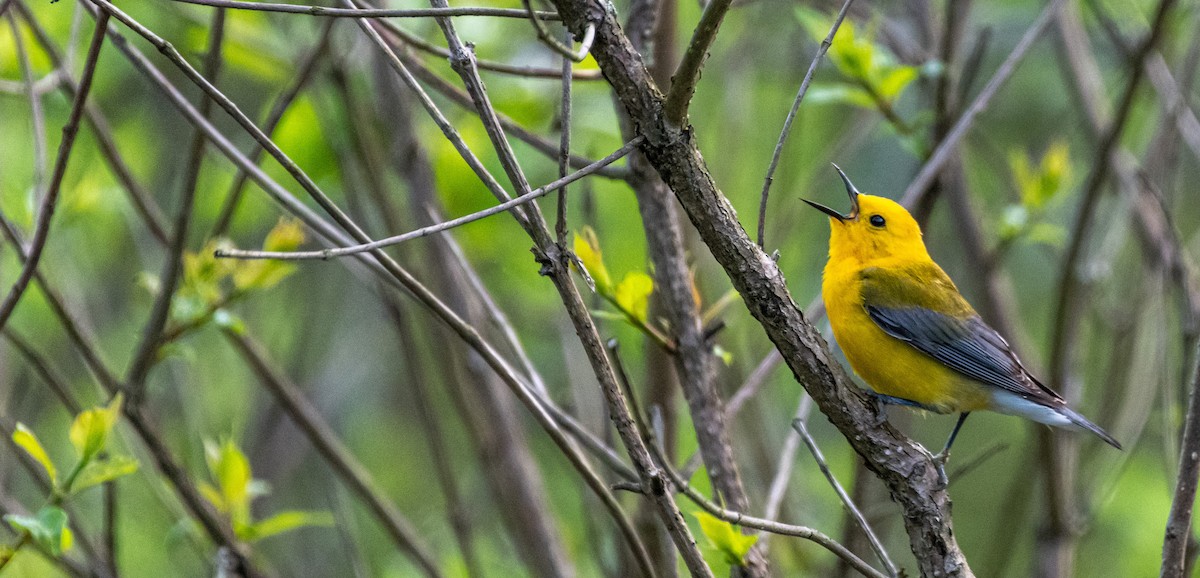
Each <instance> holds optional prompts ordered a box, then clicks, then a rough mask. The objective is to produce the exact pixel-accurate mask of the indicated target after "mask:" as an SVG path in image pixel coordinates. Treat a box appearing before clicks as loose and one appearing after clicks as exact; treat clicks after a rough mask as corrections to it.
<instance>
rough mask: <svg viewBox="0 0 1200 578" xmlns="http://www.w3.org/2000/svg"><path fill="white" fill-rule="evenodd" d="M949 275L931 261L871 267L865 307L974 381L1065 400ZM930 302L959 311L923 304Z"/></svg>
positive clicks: (890, 330)
mask: <svg viewBox="0 0 1200 578" xmlns="http://www.w3.org/2000/svg"><path fill="white" fill-rule="evenodd" d="M945 275H946V274H945V273H944V272H942V270H941V269H940V268H938V267H937V266H936V265H932V264H930V266H929V269H928V270H925V269H922V270H920V271H899V272H896V271H884V270H880V269H868V270H866V271H864V273H863V292H862V296H863V307H864V308H865V309H866V311H867V315H868V316H870V318H871V320H872V321H874V322H875V324H876V325H878V326H879V327H880V328H881V329H883V331H884V332H886V333H887V334H888V335H891V336H892V337H895V338H896V339H899V340H901V341H905V342H907V343H908V344H909V345H911V346H913V347H915V348H916V349H917V350H919V351H921V352H922V353H925V354H926V355H928V356H930V357H932V358H934V359H936V360H938V361H940V362H942V363H943V364H945V365H946V366H947V367H949V368H950V369H953V370H954V371H957V372H959V373H961V374H963V375H965V376H967V377H969V378H971V379H973V380H975V381H978V382H980V383H984V384H987V385H991V386H994V387H999V388H1002V389H1005V390H1008V391H1011V392H1013V393H1016V394H1018V395H1021V396H1022V397H1026V398H1039V399H1042V400H1046V401H1049V400H1047V396H1048V397H1049V398H1050V399H1053V400H1061V399H1062V398H1061V397H1059V395H1058V394H1057V393H1054V391H1052V390H1050V389H1049V388H1047V387H1046V386H1044V385H1042V384H1041V383H1039V382H1038V381H1037V380H1036V379H1034V378H1033V376H1031V375H1029V372H1027V371H1026V370H1025V368H1024V367H1023V366H1022V365H1021V361H1020V360H1019V359H1017V356H1016V354H1014V353H1013V351H1012V349H1011V348H1010V347H1009V346H1008V343H1007V342H1005V341H1004V338H1003V337H1001V336H1000V334H999V333H997V332H996V330H994V329H992V328H991V327H990V326H988V324H987V323H984V322H983V320H982V319H980V318H979V315H978V314H976V313H975V311H974V310H973V309H971V307H970V305H968V304H967V303H966V302H965V301H963V300H962V297H961V296H960V295H959V294H958V291H957V289H956V288H954V285H953V283H952V282H950V280H949V278H948V277H946V276H945ZM943 301H944V303H943ZM929 302H934V303H938V305H939V306H940V307H941V308H942V309H946V310H948V311H951V312H953V313H954V315H950V314H947V313H942V312H939V311H935V310H933V309H930V308H928V307H923V306H921V305H920V303H929Z"/></svg>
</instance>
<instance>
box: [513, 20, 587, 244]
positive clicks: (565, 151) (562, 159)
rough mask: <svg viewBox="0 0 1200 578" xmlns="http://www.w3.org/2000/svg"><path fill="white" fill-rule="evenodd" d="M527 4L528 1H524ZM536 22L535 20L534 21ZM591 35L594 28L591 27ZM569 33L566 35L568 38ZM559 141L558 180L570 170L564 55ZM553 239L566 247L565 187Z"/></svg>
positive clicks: (568, 87)
mask: <svg viewBox="0 0 1200 578" xmlns="http://www.w3.org/2000/svg"><path fill="white" fill-rule="evenodd" d="M525 1H526V2H528V0H525ZM535 21H536V20H535ZM590 29H591V30H592V32H593V34H594V33H595V30H596V27H595V26H591V27H590ZM570 34H571V33H570V32H567V33H566V35H567V37H568V38H569V37H570ZM558 110H559V112H558V117H559V118H558V124H559V140H558V148H559V150H558V178H560V179H562V178H566V176H567V173H568V172H569V171H570V170H571V59H570V57H568V56H566V55H564V56H563V59H562V98H561V102H560V104H559V108H558ZM554 237H555V239H557V240H558V247H559V250H560V251H561V250H565V249H566V246H567V187H566V185H563V186H562V187H561V188H559V189H558V218H557V219H555V221H554Z"/></svg>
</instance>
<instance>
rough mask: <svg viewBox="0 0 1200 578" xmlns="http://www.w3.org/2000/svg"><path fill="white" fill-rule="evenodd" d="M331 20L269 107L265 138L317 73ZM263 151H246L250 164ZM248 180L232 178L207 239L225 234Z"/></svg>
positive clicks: (247, 177)
mask: <svg viewBox="0 0 1200 578" xmlns="http://www.w3.org/2000/svg"><path fill="white" fill-rule="evenodd" d="M334 22H335V21H334V20H329V21H327V22H326V24H325V25H324V26H323V27H322V28H321V33H320V34H321V35H320V37H319V39H318V40H317V43H316V45H314V46H313V47H312V49H310V50H309V51H308V52H307V53H305V55H304V56H303V57H302V58H301V59H300V63H299V64H298V65H296V72H295V74H294V79H293V80H292V84H291V85H289V86H288V87H287V88H285V89H284V90H283V92H281V93H280V94H279V96H278V97H277V98H276V99H275V103H274V104H273V105H271V112H269V113H267V118H266V119H265V120H263V132H264V133H266V134H267V136H273V135H274V134H275V129H277V128H279V123H280V122H281V121H282V120H283V115H284V114H286V113H287V111H288V109H289V108H291V106H292V103H293V102H295V101H296V98H297V97H299V96H300V91H302V90H303V89H304V87H305V86H306V85H307V84H308V82H309V80H311V79H312V76H313V72H314V71H316V69H317V64H318V63H319V62H320V60H321V57H322V56H323V55H324V54H325V52H326V50H327V49H328V48H329V39H330V37H331V36H332V32H333V23H334ZM264 152H265V151H264V150H263V148H262V147H254V150H252V151H250V153H249V155H248V156H249V157H250V161H251V162H253V163H255V164H257V163H258V161H259V159H260V158H262V155H263V153H264ZM249 180H250V174H249V173H248V172H246V171H243V170H238V173H237V176H235V177H234V178H233V184H232V185H230V186H229V193H228V194H226V195H225V204H224V205H222V206H221V212H220V214H219V215H218V216H217V220H216V222H215V223H213V228H212V233H210V234H209V237H214V238H215V237H220V236H221V235H224V234H225V231H227V230H228V229H229V227H230V225H232V224H233V216H234V214H235V213H236V212H237V209H238V205H239V204H240V203H241V200H242V194H243V193H244V192H245V190H246V183H247V181H249Z"/></svg>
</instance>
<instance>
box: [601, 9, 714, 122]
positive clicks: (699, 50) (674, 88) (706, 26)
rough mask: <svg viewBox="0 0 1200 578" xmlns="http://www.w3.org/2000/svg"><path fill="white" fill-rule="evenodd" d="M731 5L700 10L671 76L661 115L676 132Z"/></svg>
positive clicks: (685, 119)
mask: <svg viewBox="0 0 1200 578" xmlns="http://www.w3.org/2000/svg"><path fill="white" fill-rule="evenodd" d="M732 4H733V0H710V1H709V2H708V4H707V5H706V6H704V12H703V13H702V14H700V21H699V22H698V23H696V29H695V30H694V31H692V40H691V41H690V42H688V47H687V50H686V51H685V52H684V53H683V58H681V59H680V60H679V66H678V67H677V68H676V69H675V74H673V75H671V88H670V90H668V91H667V99H666V103H665V104H664V105H663V111H664V113H665V114H666V115H667V122H668V123H670V124H671V125H672V126H674V127H677V128H680V127H682V126H683V125H684V124H685V123H686V122H687V113H688V106H689V105H690V104H691V103H692V95H694V94H695V93H696V84H697V83H698V82H700V69H701V68H703V67H704V61H705V60H707V59H708V49H709V48H710V47H711V46H712V43H713V41H715V40H716V39H717V32H718V31H719V30H720V29H721V22H722V21H724V20H725V13H726V12H728V11H729V6H730V5H732ZM589 25H590V23H589Z"/></svg>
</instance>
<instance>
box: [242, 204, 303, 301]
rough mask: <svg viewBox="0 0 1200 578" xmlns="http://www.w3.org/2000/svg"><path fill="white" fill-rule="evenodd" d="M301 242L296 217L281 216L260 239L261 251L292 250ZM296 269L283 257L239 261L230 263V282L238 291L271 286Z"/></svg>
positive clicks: (301, 237)
mask: <svg viewBox="0 0 1200 578" xmlns="http://www.w3.org/2000/svg"><path fill="white" fill-rule="evenodd" d="M302 243H304V229H303V227H301V225H300V221H298V220H296V219H288V218H280V219H279V222H278V223H276V224H275V226H274V227H273V228H272V229H271V232H269V233H267V238H266V239H264V240H263V250H264V251H283V252H287V251H295V250H296V248H297V247H299V246H300V245H301V244H302ZM295 272H296V266H295V265H293V264H291V263H286V262H283V261H272V260H260V261H240V262H238V263H237V264H236V265H234V266H233V286H234V287H235V288H236V289H238V290H239V291H246V290H251V289H270V288H271V287H274V286H276V285H278V284H279V282H280V281H283V280H284V279H286V278H287V277H288V276H289V275H291V274H292V273H295Z"/></svg>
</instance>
